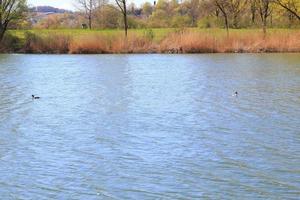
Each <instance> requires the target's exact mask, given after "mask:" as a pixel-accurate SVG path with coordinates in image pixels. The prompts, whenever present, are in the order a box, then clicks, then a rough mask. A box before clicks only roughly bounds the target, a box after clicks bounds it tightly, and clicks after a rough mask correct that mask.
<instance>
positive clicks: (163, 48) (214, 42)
mask: <svg viewBox="0 0 300 200" xmlns="http://www.w3.org/2000/svg"><path fill="white" fill-rule="evenodd" d="M160 52H163V53H238V52H247V53H256V52H300V31H298V32H293V33H290V32H285V33H279V32H273V33H269V34H268V35H266V36H264V35H263V34H262V33H259V32H258V33H231V34H229V36H227V35H213V34H208V33H201V34H200V33H196V32H183V33H173V34H171V35H169V36H168V37H166V38H165V39H164V40H163V41H162V42H161V43H160Z"/></svg>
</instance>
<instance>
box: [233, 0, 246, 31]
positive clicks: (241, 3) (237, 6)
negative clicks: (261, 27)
mask: <svg viewBox="0 0 300 200" xmlns="http://www.w3.org/2000/svg"><path fill="white" fill-rule="evenodd" d="M247 4H248V0H229V1H228V7H229V11H230V13H231V14H232V25H233V27H234V28H238V27H239V24H238V23H239V21H238V17H239V16H240V14H241V12H242V11H245V8H246V6H247Z"/></svg>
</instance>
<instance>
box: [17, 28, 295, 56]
mask: <svg viewBox="0 0 300 200" xmlns="http://www.w3.org/2000/svg"><path fill="white" fill-rule="evenodd" d="M161 33H162V32H161ZM23 40H24V45H19V46H22V47H21V48H20V49H19V50H18V51H19V52H25V53H71V54H96V53H226V52H230V53H231V52H236V53H237V52H248V53H255V52H300V30H272V31H269V32H268V34H267V35H266V36H264V35H263V34H262V32H261V31H260V30H236V31H230V34H229V35H227V34H226V32H225V31H224V30H210V29H204V30H200V31H199V30H195V29H186V30H174V31H170V30H168V31H167V32H165V34H164V35H162V34H160V36H159V39H157V38H155V37H152V35H151V34H150V36H149V34H145V33H143V32H141V31H139V32H134V31H131V32H130V34H129V36H128V37H127V38H125V37H124V35H123V33H122V32H116V33H114V34H99V33H97V32H91V33H89V34H87V33H86V34H73V35H72V34H68V33H66V32H59V31H57V32H54V31H52V32H51V34H45V33H43V34H38V33H34V32H28V33H25V34H24V38H23Z"/></svg>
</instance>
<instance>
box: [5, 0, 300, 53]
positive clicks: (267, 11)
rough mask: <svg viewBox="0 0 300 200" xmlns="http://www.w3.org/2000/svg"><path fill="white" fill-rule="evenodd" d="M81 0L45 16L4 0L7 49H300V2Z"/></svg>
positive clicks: (22, 3) (18, 1) (22, 2)
mask: <svg viewBox="0 0 300 200" xmlns="http://www.w3.org/2000/svg"><path fill="white" fill-rule="evenodd" d="M3 2H4V3H3ZM74 2H77V4H78V8H79V9H78V10H77V11H67V10H57V9H56V10H55V9H52V10H53V12H49V10H50V11H51V8H49V7H46V10H47V12H45V13H46V14H43V13H44V11H43V9H44V10H45V7H43V9H41V8H39V7H36V8H27V7H26V6H25V5H26V1H25V0H15V1H12V0H5V1H0V18H2V19H4V18H3V17H4V16H5V17H6V18H7V20H2V21H1V23H0V52H20V53H205V52H299V51H300V44H299V42H300V39H299V38H300V29H299V28H300V17H299V16H300V13H299V11H300V0H230V1H229V0H184V1H177V0H158V1H157V2H156V1H154V3H149V2H146V3H144V4H142V5H141V6H139V7H138V6H136V5H135V4H128V2H127V1H126V0H115V1H113V2H114V3H113V2H109V1H103V0H102V1H99V0H74ZM5 3H6V4H7V5H10V6H11V9H8V8H10V6H7V5H6V6H5V5H4V4H5ZM1 4H3V5H1ZM49 13H50V14H49ZM7 30H8V31H7ZM122 30H123V31H122ZM1 33H2V34H1ZM124 33H125V34H124ZM2 36H3V37H2Z"/></svg>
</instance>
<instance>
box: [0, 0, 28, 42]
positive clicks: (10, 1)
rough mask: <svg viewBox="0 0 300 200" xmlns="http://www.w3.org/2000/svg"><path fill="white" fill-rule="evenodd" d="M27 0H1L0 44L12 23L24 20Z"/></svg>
mask: <svg viewBox="0 0 300 200" xmlns="http://www.w3.org/2000/svg"><path fill="white" fill-rule="evenodd" d="M25 10H26V0H0V42H1V41H2V39H3V37H4V34H5V32H6V30H7V28H8V26H9V24H10V23H13V22H14V21H17V20H19V19H22V18H23V17H24V15H23V14H24V11H25Z"/></svg>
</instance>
